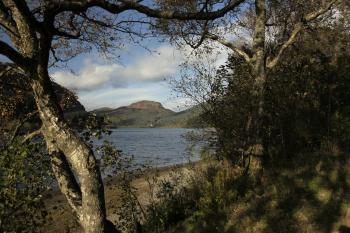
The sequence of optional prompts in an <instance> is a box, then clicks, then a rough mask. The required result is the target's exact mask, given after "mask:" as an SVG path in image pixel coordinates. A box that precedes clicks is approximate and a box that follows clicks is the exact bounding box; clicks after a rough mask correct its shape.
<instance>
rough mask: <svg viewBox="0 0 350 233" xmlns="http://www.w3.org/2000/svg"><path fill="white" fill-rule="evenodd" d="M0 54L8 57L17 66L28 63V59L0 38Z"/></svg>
mask: <svg viewBox="0 0 350 233" xmlns="http://www.w3.org/2000/svg"><path fill="white" fill-rule="evenodd" d="M0 54H2V55H4V56H6V57H7V58H8V59H10V60H11V61H13V62H14V63H16V64H17V65H19V66H24V65H28V64H30V59H29V58H25V57H23V56H22V55H21V54H20V53H19V52H17V51H16V50H15V49H14V48H12V47H11V46H10V45H8V44H7V43H5V42H4V41H1V40H0Z"/></svg>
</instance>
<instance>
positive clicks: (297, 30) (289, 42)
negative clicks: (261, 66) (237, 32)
mask: <svg viewBox="0 0 350 233" xmlns="http://www.w3.org/2000/svg"><path fill="white" fill-rule="evenodd" d="M338 1H339V0H331V1H330V2H329V3H327V4H326V5H325V6H323V7H321V8H320V9H318V10H316V11H314V12H311V13H309V14H307V15H306V16H304V17H303V18H302V19H301V21H300V22H298V23H297V24H295V26H294V29H293V31H292V33H291V34H290V36H289V38H288V40H287V41H286V42H284V43H283V45H282V46H281V47H280V49H279V50H278V52H277V55H276V56H275V57H274V58H271V57H268V58H267V65H266V67H267V68H268V69H272V68H273V67H275V66H276V65H277V64H278V62H279V60H280V58H281V56H282V55H283V53H284V51H285V50H286V49H287V48H288V47H289V46H291V45H292V44H293V43H295V41H296V39H297V36H298V34H299V33H300V32H301V30H302V29H303V28H304V26H305V25H306V24H307V23H309V22H311V21H313V20H315V19H317V18H318V17H319V16H321V15H323V14H325V13H326V12H328V11H329V10H330V9H331V8H332V7H333V5H334V4H336V3H337V2H338Z"/></svg>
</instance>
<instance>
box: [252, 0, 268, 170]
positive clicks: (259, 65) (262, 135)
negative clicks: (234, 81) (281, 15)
mask: <svg viewBox="0 0 350 233" xmlns="http://www.w3.org/2000/svg"><path fill="white" fill-rule="evenodd" d="M255 13H256V21H255V28H254V38H253V54H254V56H253V59H252V74H253V76H254V78H255V87H254V96H255V97H256V99H257V104H258V106H257V108H258V109H257V129H258V131H257V137H258V138H259V141H260V142H259V143H261V145H262V165H263V166H264V165H265V164H266V163H268V161H269V160H270V157H269V154H268V139H267V137H266V136H267V134H266V132H265V131H266V130H267V128H266V123H267V122H266V120H265V117H266V116H265V91H266V79H267V74H266V57H265V56H266V54H265V31H266V26H265V25H266V2H265V0H255Z"/></svg>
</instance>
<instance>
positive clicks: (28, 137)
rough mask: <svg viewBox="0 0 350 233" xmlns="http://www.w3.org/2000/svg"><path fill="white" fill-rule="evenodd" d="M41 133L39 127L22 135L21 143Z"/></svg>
mask: <svg viewBox="0 0 350 233" xmlns="http://www.w3.org/2000/svg"><path fill="white" fill-rule="evenodd" d="M40 134H41V129H37V130H35V131H33V132H31V133H29V134H27V135H26V136H24V138H23V140H22V143H25V142H27V141H28V140H30V139H32V138H33V137H35V136H37V135H40Z"/></svg>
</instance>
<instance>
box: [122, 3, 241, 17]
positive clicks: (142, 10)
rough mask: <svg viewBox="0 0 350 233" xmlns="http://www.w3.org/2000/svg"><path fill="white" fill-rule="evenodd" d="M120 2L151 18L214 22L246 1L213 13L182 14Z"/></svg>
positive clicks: (232, 4) (231, 4)
mask: <svg viewBox="0 0 350 233" xmlns="http://www.w3.org/2000/svg"><path fill="white" fill-rule="evenodd" d="M119 1H120V2H122V3H124V5H125V6H127V7H129V9H132V10H136V11H138V12H139V13H142V14H145V15H147V16H149V17H153V18H161V19H177V20H192V19H196V20H214V19H217V18H220V17H223V16H224V15H226V14H227V13H228V12H230V11H232V10H234V9H236V8H238V7H239V5H240V4H241V3H243V2H245V0H234V1H230V3H229V4H227V5H226V6H224V7H223V8H221V9H219V10H216V11H212V12H202V11H199V12H180V11H175V10H158V9H157V10H156V9H152V8H149V7H147V6H145V5H142V4H139V3H138V2H135V1H130V0H119Z"/></svg>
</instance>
